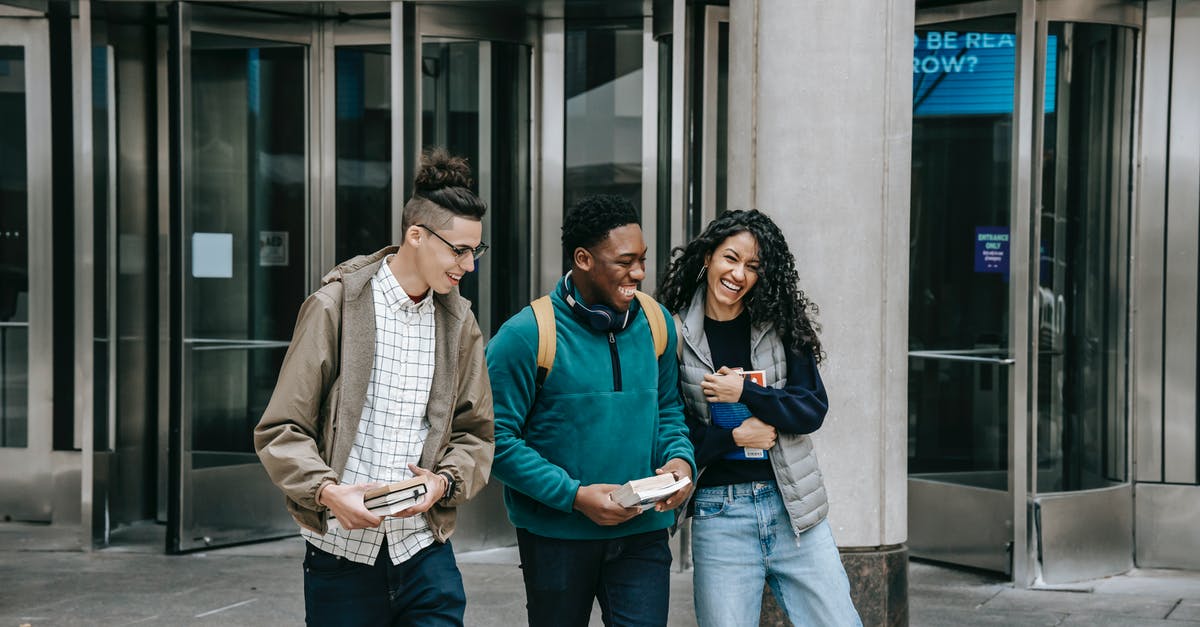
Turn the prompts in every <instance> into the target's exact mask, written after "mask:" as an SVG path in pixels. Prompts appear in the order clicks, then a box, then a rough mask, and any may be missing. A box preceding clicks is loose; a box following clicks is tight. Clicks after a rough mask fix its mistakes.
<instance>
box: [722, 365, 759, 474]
mask: <svg viewBox="0 0 1200 627" xmlns="http://www.w3.org/2000/svg"><path fill="white" fill-rule="evenodd" d="M734 372H736V373H738V374H740V375H742V377H743V378H746V379H750V380H751V381H753V382H755V383H757V384H759V385H761V386H763V387H766V377H767V373H766V372H765V371H762V370H741V369H736V370H734ZM708 415H709V416H711V417H712V421H713V424H714V425H716V426H718V427H721V428H722V429H731V430H732V429H736V428H738V427H740V426H742V421H744V420H745V419H747V418H749V417H750V416H751V415H752V414H751V413H750V408H749V407H746V406H745V405H744V404H742V403H709V404H708ZM723 457H724V458H725V459H739V460H741V459H767V457H768V454H767V452H766V451H764V450H763V449H760V448H753V447H750V446H745V447H738V448H736V449H734V450H733V451H730V452H728V453H726V454H725V455H723Z"/></svg>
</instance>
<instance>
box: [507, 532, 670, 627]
mask: <svg viewBox="0 0 1200 627" xmlns="http://www.w3.org/2000/svg"><path fill="white" fill-rule="evenodd" d="M667 537H668V536H667V531H666V530H665V529H663V530H660V531H651V532H649V533H639V534H636V535H632V536H625V537H623V538H615V539H612V540H558V539H555V538H546V537H543V536H538V535H534V534H532V533H529V532H528V531H526V530H524V529H517V544H518V546H519V547H520V551H521V572H522V575H523V576H524V577H525V599H526V604H525V607H526V609H527V610H528V612H529V624H530V625H531V626H533V627H541V626H542V625H547V626H549V625H555V626H558V625H562V626H573V625H587V624H588V618H589V617H590V616H591V613H592V599H597V600H599V602H600V611H601V614H602V617H603V619H604V624H605V625H621V626H625V625H630V626H633V625H636V626H639V627H640V626H646V627H661V626H663V625H666V624H667V606H668V603H669V601H670V598H669V597H670V587H671V549H670V547H668V546H667Z"/></svg>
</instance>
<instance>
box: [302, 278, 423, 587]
mask: <svg viewBox="0 0 1200 627" xmlns="http://www.w3.org/2000/svg"><path fill="white" fill-rule="evenodd" d="M390 260H391V257H390V256H389V257H388V258H387V259H385V260H384V262H383V264H381V265H380V266H379V272H377V273H375V276H374V278H373V279H372V280H371V292H372V296H373V298H374V301H375V362H374V363H373V364H372V365H371V379H370V382H369V383H368V384H367V399H366V402H365V403H364V404H363V410H362V418H361V419H360V420H359V423H358V434H357V435H356V436H355V438H354V446H353V447H352V448H351V449H350V458H349V459H348V460H347V461H346V470H345V471H344V472H342V479H341V483H342V484H343V485H345V484H355V483H371V482H379V483H390V482H393V481H402V480H404V479H407V478H409V477H411V476H412V472H411V471H410V470H409V469H408V465H409V464H410V463H411V464H416V463H417V460H418V459H419V458H420V456H421V448H422V446H424V444H425V437H426V435H427V434H428V433H429V421H428V420H427V419H426V417H425V409H426V405H427V404H428V402H429V388H430V386H431V385H432V383H433V362H434V352H433V347H434V339H435V338H434V335H435V334H434V330H435V328H434V321H433V296H432V295H428V296H426V297H425V298H424V299H422V300H421V302H420V303H413V302H412V300H411V299H410V298H409V297H408V295H407V294H405V293H404V289H403V288H401V287H400V283H399V282H398V281H396V277H395V275H393V274H392V271H391V269H390V268H388V261H390ZM301 534H302V535H303V536H304V538H305V539H306V540H308V541H309V542H311V543H312V544H313V545H314V546H316V547H317V548H320V549H322V550H324V551H327V552H329V553H332V554H334V555H337V556H340V557H344V558H346V559H348V560H351V561H354V562H359V563H362V564H374V563H375V558H376V557H377V556H378V555H379V547H380V544H381V543H382V542H383V540H384V538H385V537H386V539H387V541H388V555H390V556H391V558H392V563H394V564H400V563H401V562H403V561H405V560H407V559H409V558H410V557H412V556H413V555H415V554H416V553H417V551H420V550H421V549H423V548H425V547H427V546H429V545H430V544H433V542H434V537H433V532H432V531H430V530H429V525H428V523H427V522H426V521H425V517H424V516H421V515H418V516H412V517H410V518H395V517H390V516H389V517H386V518H384V519H383V524H381V525H380V526H379V528H378V529H353V530H350V531H347V530H345V529H341V528H338V529H332V530H330V532H329V533H327V534H325V535H323V536H322V535H320V534H317V533H313V532H311V531H308V530H307V529H302V530H301Z"/></svg>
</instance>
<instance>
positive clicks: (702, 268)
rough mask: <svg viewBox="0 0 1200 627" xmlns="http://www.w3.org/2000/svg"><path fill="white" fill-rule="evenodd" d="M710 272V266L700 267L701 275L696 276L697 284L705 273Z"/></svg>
mask: <svg viewBox="0 0 1200 627" xmlns="http://www.w3.org/2000/svg"><path fill="white" fill-rule="evenodd" d="M707 270H708V266H706V265H705V266H700V273H699V274H697V275H696V282H697V283H699V282H700V279H701V278H702V277H703V276H704V273H705V272H706V271H707Z"/></svg>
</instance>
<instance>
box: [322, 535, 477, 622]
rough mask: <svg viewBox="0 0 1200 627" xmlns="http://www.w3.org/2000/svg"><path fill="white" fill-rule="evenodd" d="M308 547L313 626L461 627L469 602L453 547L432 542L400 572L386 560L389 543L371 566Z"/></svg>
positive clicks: (383, 547)
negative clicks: (429, 626) (395, 626)
mask: <svg viewBox="0 0 1200 627" xmlns="http://www.w3.org/2000/svg"><path fill="white" fill-rule="evenodd" d="M305 546H306V548H307V550H306V551H305V553H304V611H305V614H306V616H305V621H306V622H307V623H308V624H309V625H321V626H325V625H347V626H350V625H354V626H359V625H414V626H415V625H420V626H421V627H425V626H426V625H439V626H440V625H455V626H461V625H462V624H463V612H465V611H466V608H467V597H466V593H465V592H464V591H463V584H462V575H461V574H460V573H459V572H458V565H457V564H456V563H455V561H454V551H452V550H451V549H450V543H449V542H447V543H446V544H438V543H437V542H434V543H433V544H431V545H429V546H427V547H425V548H424V549H421V550H420V551H418V552H417V554H416V555H414V556H412V557H411V558H409V559H408V560H406V561H404V562H401V563H400V565H399V566H396V565H393V564H392V559H391V558H390V557H388V551H387V542H386V541H384V543H383V546H382V547H381V548H380V550H379V556H378V557H377V558H376V559H375V564H374V565H373V566H368V565H366V564H359V563H357V562H352V561H350V560H348V559H345V558H342V557H337V556H335V555H332V554H330V553H327V552H325V551H322V550H321V549H318V548H317V547H315V546H313V545H311V544H307V543H306V544H305Z"/></svg>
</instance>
